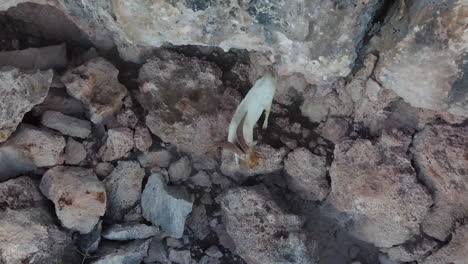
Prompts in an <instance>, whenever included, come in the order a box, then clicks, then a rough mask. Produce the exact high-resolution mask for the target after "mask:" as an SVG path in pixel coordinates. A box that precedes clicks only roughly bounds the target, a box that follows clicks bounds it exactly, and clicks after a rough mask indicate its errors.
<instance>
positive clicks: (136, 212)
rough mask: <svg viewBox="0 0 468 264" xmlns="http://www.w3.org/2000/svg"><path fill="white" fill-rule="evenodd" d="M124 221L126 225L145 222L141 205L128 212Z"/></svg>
mask: <svg viewBox="0 0 468 264" xmlns="http://www.w3.org/2000/svg"><path fill="white" fill-rule="evenodd" d="M123 221H124V222H125V223H137V222H143V221H145V219H144V218H143V213H142V210H141V204H137V205H135V207H133V208H132V209H131V210H130V211H128V212H127V213H126V214H125V215H124V217H123Z"/></svg>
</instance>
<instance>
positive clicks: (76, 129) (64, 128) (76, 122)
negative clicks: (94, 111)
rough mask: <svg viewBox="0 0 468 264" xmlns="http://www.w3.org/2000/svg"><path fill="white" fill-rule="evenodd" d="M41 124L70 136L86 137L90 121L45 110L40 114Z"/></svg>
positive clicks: (89, 129) (89, 131)
mask: <svg viewBox="0 0 468 264" xmlns="http://www.w3.org/2000/svg"><path fill="white" fill-rule="evenodd" d="M41 124H42V125H44V126H46V127H49V128H52V129H55V130H58V131H59V132H60V133H62V134H64V135H67V136H72V137H79V138H87V137H88V136H89V134H90V133H91V123H90V122H88V121H86V120H81V119H78V118H75V117H71V116H66V115H64V114H62V113H59V112H55V111H45V112H44V113H43V114H42V118H41Z"/></svg>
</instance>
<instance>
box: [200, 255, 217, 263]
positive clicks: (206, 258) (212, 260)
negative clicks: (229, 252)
mask: <svg viewBox="0 0 468 264" xmlns="http://www.w3.org/2000/svg"><path fill="white" fill-rule="evenodd" d="M220 263H221V262H219V259H217V258H212V257H209V256H203V257H202V258H201V259H200V262H198V264H220Z"/></svg>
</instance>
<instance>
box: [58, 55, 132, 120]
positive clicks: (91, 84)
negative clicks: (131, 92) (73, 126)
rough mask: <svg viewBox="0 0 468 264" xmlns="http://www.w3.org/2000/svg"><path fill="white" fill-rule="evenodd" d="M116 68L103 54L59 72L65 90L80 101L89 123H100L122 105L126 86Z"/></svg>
mask: <svg viewBox="0 0 468 264" xmlns="http://www.w3.org/2000/svg"><path fill="white" fill-rule="evenodd" d="M118 73H119V71H118V70H117V69H116V68H115V67H114V65H112V64H111V63H110V62H108V61H107V60H105V59H103V58H95V59H92V60H90V61H88V62H86V63H85V64H83V65H81V66H79V67H77V68H74V69H71V70H69V71H67V72H66V73H65V74H64V75H63V76H62V79H61V80H62V82H63V83H64V84H65V86H66V88H67V91H68V93H69V94H70V95H71V96H73V97H74V98H76V99H78V100H80V101H82V102H83V104H84V105H85V106H86V108H87V109H88V112H89V115H90V119H91V121H92V122H93V123H100V122H102V121H103V120H104V119H105V118H106V117H108V116H110V115H113V114H115V113H116V112H118V111H119V110H120V107H121V106H122V99H123V98H124V97H125V95H126V94H127V89H126V88H125V87H124V86H123V85H122V84H121V83H120V82H119V81H118V79H117V75H118Z"/></svg>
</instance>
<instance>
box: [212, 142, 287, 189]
mask: <svg viewBox="0 0 468 264" xmlns="http://www.w3.org/2000/svg"><path fill="white" fill-rule="evenodd" d="M254 150H255V152H256V153H257V157H258V165H257V166H255V167H254V168H251V169H250V168H248V167H247V165H246V164H245V162H243V161H240V162H239V164H237V163H236V160H235V158H234V154H233V153H232V152H231V151H228V150H223V152H222V161H221V172H222V173H223V174H224V175H227V176H230V177H232V178H233V179H235V180H241V181H242V180H243V179H245V178H247V177H251V176H255V175H261V174H269V173H274V172H278V171H280V170H281V169H283V164H282V162H283V158H284V157H285V156H286V154H287V150H286V149H285V148H281V149H279V150H278V149H274V148H272V147H271V146H269V145H266V144H260V145H258V146H256V147H255V148H254Z"/></svg>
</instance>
